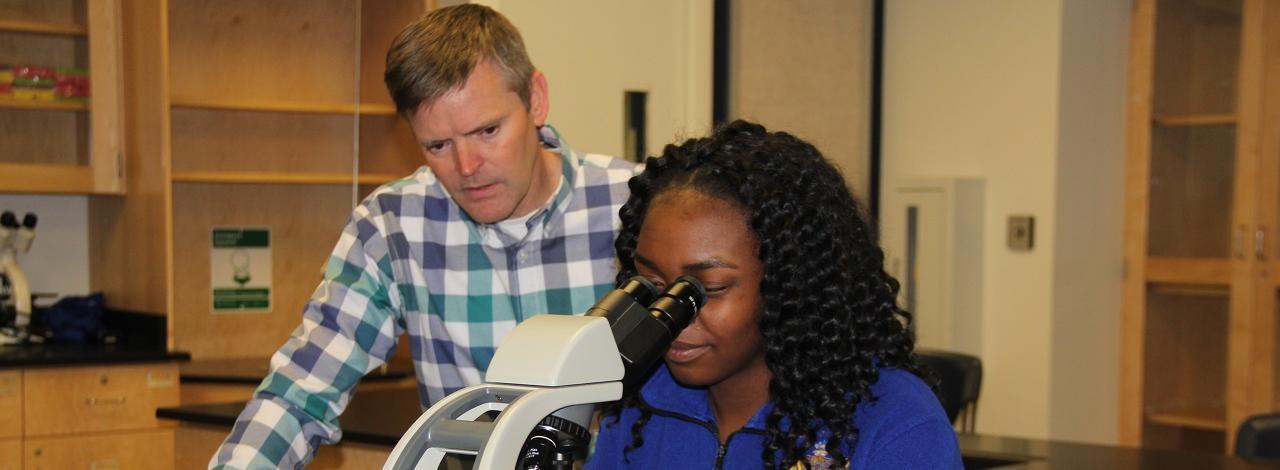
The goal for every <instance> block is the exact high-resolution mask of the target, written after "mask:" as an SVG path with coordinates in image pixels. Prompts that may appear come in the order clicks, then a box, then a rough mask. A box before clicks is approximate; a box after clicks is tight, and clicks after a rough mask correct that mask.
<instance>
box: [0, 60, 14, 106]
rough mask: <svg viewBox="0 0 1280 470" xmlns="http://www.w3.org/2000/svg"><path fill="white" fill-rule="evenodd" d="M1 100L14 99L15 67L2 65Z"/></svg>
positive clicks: (0, 77)
mask: <svg viewBox="0 0 1280 470" xmlns="http://www.w3.org/2000/svg"><path fill="white" fill-rule="evenodd" d="M0 98H13V66H12V65H8V64H0Z"/></svg>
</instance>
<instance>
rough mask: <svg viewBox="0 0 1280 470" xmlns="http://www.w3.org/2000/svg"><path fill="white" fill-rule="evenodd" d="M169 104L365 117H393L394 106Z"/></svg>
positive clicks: (180, 101)
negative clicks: (358, 115)
mask: <svg viewBox="0 0 1280 470" xmlns="http://www.w3.org/2000/svg"><path fill="white" fill-rule="evenodd" d="M170 103H171V104H172V105H173V106H174V107H178V108H195V109H216V110H223V111H257V112H268V113H306V114H356V113H357V112H358V113H359V114H361V115H365V116H395V115H396V108H395V106H391V105H385V104H361V105H360V106H359V109H357V106H356V105H354V104H351V103H301V102H288V101H237V100H216V101H214V100H207V99H200V98H186V97H174V98H173V99H172V100H171V101H170Z"/></svg>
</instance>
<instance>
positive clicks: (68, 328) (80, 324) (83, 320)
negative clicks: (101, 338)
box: [42, 292, 104, 343]
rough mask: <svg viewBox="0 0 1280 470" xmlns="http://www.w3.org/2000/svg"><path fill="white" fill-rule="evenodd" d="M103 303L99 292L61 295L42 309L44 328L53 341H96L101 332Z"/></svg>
mask: <svg viewBox="0 0 1280 470" xmlns="http://www.w3.org/2000/svg"><path fill="white" fill-rule="evenodd" d="M103 303H104V301H103V297H102V293H101V292H97V293H93V294H89V295H87V296H83V297H79V296H68V297H63V298H61V299H59V300H58V301H57V302H54V304H53V305H51V306H49V308H47V309H45V310H44V312H43V313H44V314H43V315H42V316H43V318H44V325H45V328H47V329H48V330H49V334H50V335H51V336H52V339H53V341H55V342H60V343H87V342H91V341H97V340H98V335H99V334H100V333H101V332H102V310H103Z"/></svg>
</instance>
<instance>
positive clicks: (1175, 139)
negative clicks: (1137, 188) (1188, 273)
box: [1147, 125, 1235, 258]
mask: <svg viewBox="0 0 1280 470" xmlns="http://www.w3.org/2000/svg"><path fill="white" fill-rule="evenodd" d="M1234 154H1235V126H1226V125H1219V126H1182V127H1155V128H1154V129H1153V130H1152V136H1151V180H1150V182H1149V184H1150V198H1151V199H1150V203H1149V204H1150V206H1149V208H1150V220H1149V226H1148V236H1147V243H1148V250H1149V254H1150V255H1151V256H1176V257H1218V258H1225V257H1227V256H1229V252H1230V249H1231V209H1232V187H1233V184H1234V172H1235V158H1234Z"/></svg>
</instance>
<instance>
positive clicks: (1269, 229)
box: [1228, 0, 1280, 427]
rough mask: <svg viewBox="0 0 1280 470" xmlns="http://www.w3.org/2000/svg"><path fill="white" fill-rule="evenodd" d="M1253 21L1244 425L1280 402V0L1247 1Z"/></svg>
mask: <svg viewBox="0 0 1280 470" xmlns="http://www.w3.org/2000/svg"><path fill="white" fill-rule="evenodd" d="M1245 15H1246V18H1247V19H1248V21H1246V23H1245V25H1244V41H1245V48H1244V52H1243V53H1244V55H1245V56H1246V57H1245V59H1246V60H1244V61H1243V62H1242V64H1243V65H1242V71H1241V73H1242V74H1244V75H1245V77H1244V79H1243V80H1242V83H1243V84H1244V85H1243V86H1244V89H1242V90H1241V93H1240V115H1241V122H1240V135H1241V139H1242V142H1241V144H1242V145H1241V148H1242V152H1248V154H1249V157H1251V158H1252V159H1254V160H1255V161H1256V164H1255V166H1256V168H1257V170H1256V171H1254V172H1253V174H1254V178H1253V181H1252V183H1253V184H1255V185H1256V187H1255V189H1254V192H1255V193H1256V195H1257V196H1256V197H1257V203H1256V204H1257V207H1256V209H1255V210H1256V213H1257V218H1258V220H1257V223H1256V224H1255V225H1254V226H1253V227H1252V233H1250V234H1249V235H1250V236H1249V237H1248V238H1250V239H1251V240H1250V241H1251V243H1250V245H1251V247H1252V249H1251V250H1248V251H1249V253H1248V257H1249V258H1250V259H1251V260H1252V264H1253V265H1254V266H1253V267H1251V268H1250V269H1249V270H1248V273H1249V275H1250V278H1251V283H1252V284H1253V285H1252V286H1251V294H1252V296H1253V299H1252V300H1253V303H1252V309H1251V311H1250V312H1248V313H1249V314H1248V315H1247V316H1241V317H1240V318H1239V319H1237V320H1236V321H1235V322H1234V324H1233V329H1232V332H1233V334H1234V335H1235V338H1233V339H1232V344H1233V345H1234V344H1236V342H1237V341H1239V343H1240V344H1239V346H1238V347H1237V349H1238V351H1237V352H1236V354H1237V355H1238V356H1239V357H1240V359H1239V360H1238V361H1237V363H1236V364H1234V365H1233V367H1232V370H1233V374H1234V375H1236V376H1239V377H1240V380H1241V382H1242V386H1241V387H1239V389H1238V390H1235V391H1233V395H1232V397H1231V401H1232V402H1233V403H1240V404H1241V406H1240V407H1239V409H1238V410H1235V412H1234V413H1231V414H1230V415H1229V416H1228V426H1233V427H1234V426H1238V425H1239V423H1240V422H1241V421H1243V420H1244V419H1245V418H1247V417H1248V416H1250V415H1254V414H1260V413H1268V412H1274V411H1276V410H1280V382H1278V381H1280V374H1278V373H1277V371H1276V368H1277V367H1280V356H1278V355H1277V348H1276V343H1277V341H1280V328H1278V326H1280V311H1278V310H1277V294H1278V292H1277V287H1280V264H1278V263H1277V260H1280V258H1277V256H1276V253H1280V251H1277V250H1280V243H1277V239H1280V237H1277V235H1278V233H1277V227H1280V5H1278V4H1276V2H1274V1H1254V0H1250V1H1249V2H1247V3H1246V4H1245Z"/></svg>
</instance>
